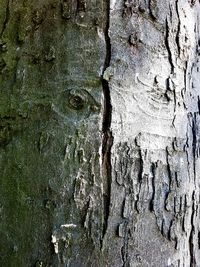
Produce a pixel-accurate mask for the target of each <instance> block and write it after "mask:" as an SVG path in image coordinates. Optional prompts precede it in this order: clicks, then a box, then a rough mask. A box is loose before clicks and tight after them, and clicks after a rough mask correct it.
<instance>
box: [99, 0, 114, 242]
mask: <svg viewBox="0 0 200 267" xmlns="http://www.w3.org/2000/svg"><path fill="white" fill-rule="evenodd" d="M106 9H107V10H106V26H105V30H104V36H105V42H106V57H105V62H104V67H103V73H102V77H101V79H102V88H103V97H104V103H103V122H102V133H103V140H102V169H103V170H102V171H103V206H104V225H103V237H104V235H105V233H106V229H107V224H108V222H107V221H108V217H109V209H110V193H111V147H112V143H113V137H112V132H111V129H110V126H111V114H112V106H111V99H110V88H109V82H108V81H106V80H105V79H104V78H103V75H104V72H105V70H106V69H107V68H108V67H109V65H110V60H111V43H110V37H109V33H108V31H109V27H110V23H109V20H110V1H107V7H106Z"/></svg>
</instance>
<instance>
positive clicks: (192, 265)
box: [189, 191, 196, 267]
mask: <svg viewBox="0 0 200 267" xmlns="http://www.w3.org/2000/svg"><path fill="white" fill-rule="evenodd" d="M194 216H195V191H193V194H192V215H191V232H190V237H189V248H190V267H195V266H196V259H195V252H194V250H195V248H194V234H195V226H194Z"/></svg>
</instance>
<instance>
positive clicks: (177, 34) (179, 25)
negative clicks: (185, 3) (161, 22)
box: [175, 0, 181, 56]
mask: <svg viewBox="0 0 200 267" xmlns="http://www.w3.org/2000/svg"><path fill="white" fill-rule="evenodd" d="M175 6H176V13H177V17H178V27H177V33H176V44H177V49H178V54H179V56H180V52H181V46H180V40H179V36H180V31H181V21H180V16H179V11H178V0H176V2H175Z"/></svg>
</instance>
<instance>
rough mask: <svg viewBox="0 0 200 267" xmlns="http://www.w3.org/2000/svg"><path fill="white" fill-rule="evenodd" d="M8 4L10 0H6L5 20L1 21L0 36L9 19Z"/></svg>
mask: <svg viewBox="0 0 200 267" xmlns="http://www.w3.org/2000/svg"><path fill="white" fill-rule="evenodd" d="M9 5H10V0H8V2H7V6H6V14H5V20H4V22H3V26H2V30H1V33H0V38H2V36H3V33H4V31H5V29H6V26H7V23H8V21H9V17H10V9H9Z"/></svg>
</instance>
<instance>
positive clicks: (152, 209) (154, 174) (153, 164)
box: [149, 163, 156, 212]
mask: <svg viewBox="0 0 200 267" xmlns="http://www.w3.org/2000/svg"><path fill="white" fill-rule="evenodd" d="M151 174H152V190H153V192H152V197H151V200H150V203H149V210H150V211H151V212H153V211H154V198H155V192H156V191H155V176H156V165H155V163H152V164H151Z"/></svg>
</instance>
